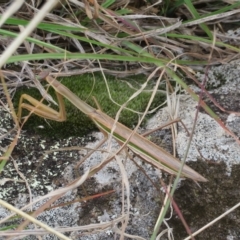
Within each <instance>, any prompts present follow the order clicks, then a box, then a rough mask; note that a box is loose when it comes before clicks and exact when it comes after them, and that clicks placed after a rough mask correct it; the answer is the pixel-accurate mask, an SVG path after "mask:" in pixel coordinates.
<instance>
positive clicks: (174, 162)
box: [18, 74, 207, 182]
mask: <svg viewBox="0 0 240 240" xmlns="http://www.w3.org/2000/svg"><path fill="white" fill-rule="evenodd" d="M43 75H44V74H43ZM40 77H41V75H40ZM41 78H42V79H44V80H46V81H47V82H48V84H50V85H51V87H53V89H54V90H55V93H56V96H57V100H58V104H59V111H56V110H54V109H52V108H50V107H49V106H46V105H44V104H43V103H41V102H39V101H38V100H36V99H34V98H33V97H31V96H29V95H27V94H23V95H22V96H21V98H20V101H19V108H18V119H19V121H21V117H22V109H27V110H28V111H32V112H34V114H36V115H38V116H40V117H43V118H46V119H50V120H54V121H60V122H61V121H65V120H66V111H65V106H64V101H63V97H65V98H66V99H68V100H69V101H70V102H71V103H72V104H73V105H74V106H75V107H77V108H78V109H79V110H80V111H82V112H83V113H84V114H86V115H87V116H88V117H89V118H90V119H91V120H92V121H93V122H94V123H95V124H96V126H97V127H98V128H99V130H100V131H101V132H102V133H103V134H104V135H105V136H107V135H110V134H112V136H113V137H114V138H115V139H116V140H117V141H118V142H119V143H120V144H126V146H127V147H128V148H129V149H130V150H131V151H133V152H134V153H135V154H137V155H138V156H139V157H140V158H142V159H143V160H145V161H146V162H148V163H150V164H152V165H153V166H155V167H157V168H158V169H161V170H163V171H166V172H168V173H170V174H173V175H176V174H177V173H178V171H179V169H180V168H181V161H180V160H179V159H177V158H175V157H174V156H172V155H171V154H170V153H168V152H166V151H165V150H164V149H163V148H161V147H159V146H157V145H156V144H154V143H153V142H151V141H150V140H148V139H147V138H144V137H143V136H141V135H140V134H138V133H133V132H132V130H131V129H129V128H127V127H126V126H124V125H123V124H121V123H119V122H115V120H114V119H113V118H111V117H109V116H108V115H107V114H105V113H104V112H102V111H101V110H100V109H95V108H93V107H92V106H90V105H88V104H87V103H86V102H84V101H82V100H81V99H80V98H78V97H77V96H76V95H75V94H74V93H73V92H71V91H70V90H69V89H68V88H67V87H65V86H64V85H63V84H61V83H60V82H59V81H57V80H56V79H55V78H52V77H51V76H49V75H45V76H42V77H41ZM24 100H27V101H28V102H29V103H30V104H29V103H25V102H24ZM112 158H113V157H109V158H108V159H107V160H106V161H105V162H104V163H103V164H100V165H98V166H96V167H93V168H92V169H91V170H90V175H93V174H94V173H96V172H97V171H99V170H100V169H101V168H102V167H103V165H106V164H107V163H108V162H109V161H111V160H112ZM181 176H182V177H185V178H190V179H192V180H194V181H199V182H206V181H207V180H206V179H205V178H204V177H203V176H202V175H200V174H199V173H197V172H196V171H194V170H193V169H191V168H190V167H188V166H187V165H184V166H183V169H182V173H181Z"/></svg>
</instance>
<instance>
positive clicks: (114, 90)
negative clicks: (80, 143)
mask: <svg viewBox="0 0 240 240" xmlns="http://www.w3.org/2000/svg"><path fill="white" fill-rule="evenodd" d="M94 77H95V80H94ZM94 77H93V75H92V74H84V75H81V76H71V77H67V78H62V79H58V80H59V81H61V83H62V84H64V85H65V86H67V87H68V88H69V89H70V90H71V91H72V92H74V93H75V94H76V95H77V96H78V97H79V98H81V99H82V100H84V101H86V102H87V103H88V104H90V105H91V106H93V107H95V108H97V107H96V105H95V103H94V101H93V99H92V96H94V97H95V98H96V99H97V102H98V103H99V105H100V107H101V109H102V110H103V112H105V113H106V114H108V115H109V116H111V117H113V118H114V117H115V115H116V113H117V111H118V110H119V106H118V105H116V104H114V103H113V102H112V101H111V100H110V99H109V95H108V92H107V88H106V84H105V82H104V80H103V78H102V76H101V75H100V74H94ZM145 79H146V77H143V76H137V77H135V80H134V79H131V80H127V81H123V80H119V79H116V78H114V77H112V76H107V82H108V86H109V88H110V93H111V96H112V99H113V100H114V101H116V102H117V103H118V104H123V103H124V102H125V101H127V99H128V98H129V97H130V96H131V95H132V94H133V93H134V92H136V89H139V88H140V86H141V84H142V83H143V82H144V81H145ZM127 83H129V84H131V85H132V86H133V87H134V88H136V89H133V88H131V87H130V86H129V85H128V84H127ZM152 87H153V86H149V87H148V89H151V88H152ZM49 92H50V94H51V95H52V96H53V97H54V99H56V96H55V94H54V90H53V89H50V91H49ZM23 93H26V94H29V95H31V96H33V97H34V98H37V99H41V96H40V94H39V93H38V91H37V90H36V89H27V88H21V89H19V90H18V92H17V94H16V95H15V103H16V102H18V100H19V97H20V95H21V94H23ZM150 96H151V92H147V91H145V92H143V93H141V94H140V95H139V96H138V97H137V98H135V99H134V100H133V101H131V102H130V103H129V104H128V105H127V107H128V108H131V109H133V110H135V111H139V112H143V111H144V110H145V108H146V106H147V104H148V100H149V98H150ZM163 99H164V97H163V95H160V94H159V93H158V94H157V95H156V97H155V99H154V102H153V104H152V106H151V108H155V107H156V106H158V105H160V104H161V103H162V101H163ZM65 105H66V112H67V121H66V122H54V121H50V120H47V121H45V120H44V119H42V118H40V117H37V116H33V115H32V116H31V117H30V118H29V120H28V121H27V123H26V125H25V129H26V128H27V129H28V130H30V131H32V132H33V133H36V132H37V133H38V134H39V133H41V134H47V135H50V136H55V137H68V136H82V135H85V134H87V133H89V132H90V131H92V130H94V129H96V127H95V125H94V124H93V123H92V121H91V120H90V119H89V118H88V117H87V116H86V115H84V114H83V113H82V112H81V111H80V110H79V109H77V108H76V107H75V106H74V105H72V104H71V103H70V102H69V101H68V100H66V99H65ZM16 107H17V106H16ZM51 107H52V106H51ZM53 108H55V107H53ZM26 114H27V111H24V112H23V116H24V115H26ZM138 119H139V116H138V114H136V113H133V112H131V111H129V110H123V111H122V112H121V115H120V122H122V123H123V124H124V125H126V126H128V127H130V128H132V127H133V126H134V125H136V124H137V122H138ZM39 126H43V127H44V128H39Z"/></svg>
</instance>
